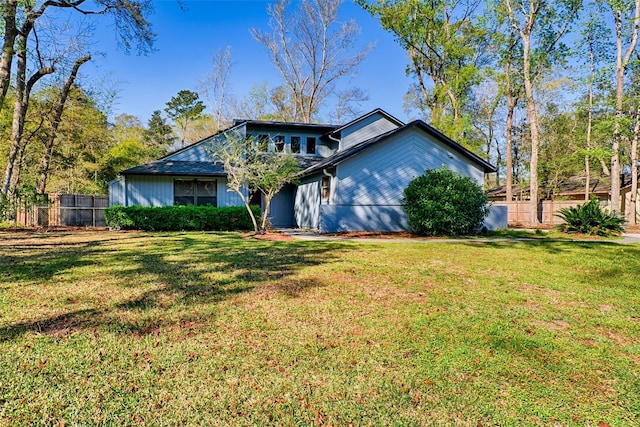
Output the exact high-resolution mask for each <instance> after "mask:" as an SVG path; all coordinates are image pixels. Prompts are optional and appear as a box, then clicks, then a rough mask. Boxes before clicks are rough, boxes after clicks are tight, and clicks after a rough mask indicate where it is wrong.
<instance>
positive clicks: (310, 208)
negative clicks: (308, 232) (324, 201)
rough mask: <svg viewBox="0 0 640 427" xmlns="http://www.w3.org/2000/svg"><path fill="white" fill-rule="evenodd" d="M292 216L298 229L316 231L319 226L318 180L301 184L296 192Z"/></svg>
mask: <svg viewBox="0 0 640 427" xmlns="http://www.w3.org/2000/svg"><path fill="white" fill-rule="evenodd" d="M294 215H295V220H296V225H297V226H298V227H300V228H313V229H317V228H319V226H320V181H319V178H317V179H311V180H307V181H306V182H303V183H301V184H300V185H299V186H298V188H297V191H296V196H295V206H294Z"/></svg>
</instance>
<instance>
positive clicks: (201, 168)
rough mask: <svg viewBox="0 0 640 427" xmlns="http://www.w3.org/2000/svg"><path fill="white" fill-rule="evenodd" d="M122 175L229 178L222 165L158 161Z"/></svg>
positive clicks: (134, 168) (126, 171)
mask: <svg viewBox="0 0 640 427" xmlns="http://www.w3.org/2000/svg"><path fill="white" fill-rule="evenodd" d="M120 174H121V175H188V176H227V174H226V173H225V171H224V166H223V165H222V163H211V162H182V161H173V160H168V161H167V160H157V161H155V162H151V163H146V164H144V165H140V166H136V167H133V168H130V169H127V170H125V171H122V172H120Z"/></svg>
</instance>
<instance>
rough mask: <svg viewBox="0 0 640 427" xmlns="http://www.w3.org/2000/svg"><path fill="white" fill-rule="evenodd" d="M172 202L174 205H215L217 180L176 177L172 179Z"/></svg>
mask: <svg viewBox="0 0 640 427" xmlns="http://www.w3.org/2000/svg"><path fill="white" fill-rule="evenodd" d="M173 204H174V205H176V206H180V205H182V206H207V205H211V206H217V205H218V185H217V182H216V181H215V180H204V179H176V180H174V181H173Z"/></svg>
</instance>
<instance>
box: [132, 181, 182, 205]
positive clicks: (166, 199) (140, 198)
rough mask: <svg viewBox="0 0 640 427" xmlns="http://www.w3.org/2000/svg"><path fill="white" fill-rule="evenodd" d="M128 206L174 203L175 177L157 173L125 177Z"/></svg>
mask: <svg viewBox="0 0 640 427" xmlns="http://www.w3.org/2000/svg"><path fill="white" fill-rule="evenodd" d="M125 187H126V206H171V205H173V178H172V177H167V176H156V175H140V176H137V175H129V176H127V177H125Z"/></svg>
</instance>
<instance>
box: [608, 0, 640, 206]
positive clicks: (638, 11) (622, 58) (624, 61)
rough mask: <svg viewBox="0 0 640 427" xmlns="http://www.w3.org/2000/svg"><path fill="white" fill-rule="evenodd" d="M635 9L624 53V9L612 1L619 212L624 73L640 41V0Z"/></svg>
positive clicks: (615, 200)
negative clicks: (614, 35) (639, 36)
mask: <svg viewBox="0 0 640 427" xmlns="http://www.w3.org/2000/svg"><path fill="white" fill-rule="evenodd" d="M634 5H635V10H634V14H633V22H632V23H631V34H630V39H629V45H628V46H627V49H626V51H625V52H624V53H623V47H622V40H623V34H622V28H623V25H622V11H621V9H620V7H621V6H620V5H619V4H618V3H612V6H611V7H612V8H615V7H617V9H613V10H612V12H613V18H614V21H615V30H616V122H615V125H614V128H613V142H612V144H611V150H612V151H613V155H612V156H611V210H612V211H614V212H617V211H619V210H620V143H621V140H622V132H621V130H620V126H621V123H620V122H621V121H622V117H623V115H624V113H623V111H622V108H623V101H624V74H625V72H626V70H627V66H628V65H629V60H630V59H631V55H632V54H633V52H634V51H635V49H636V44H637V42H638V27H639V25H640V0H635V2H634Z"/></svg>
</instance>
